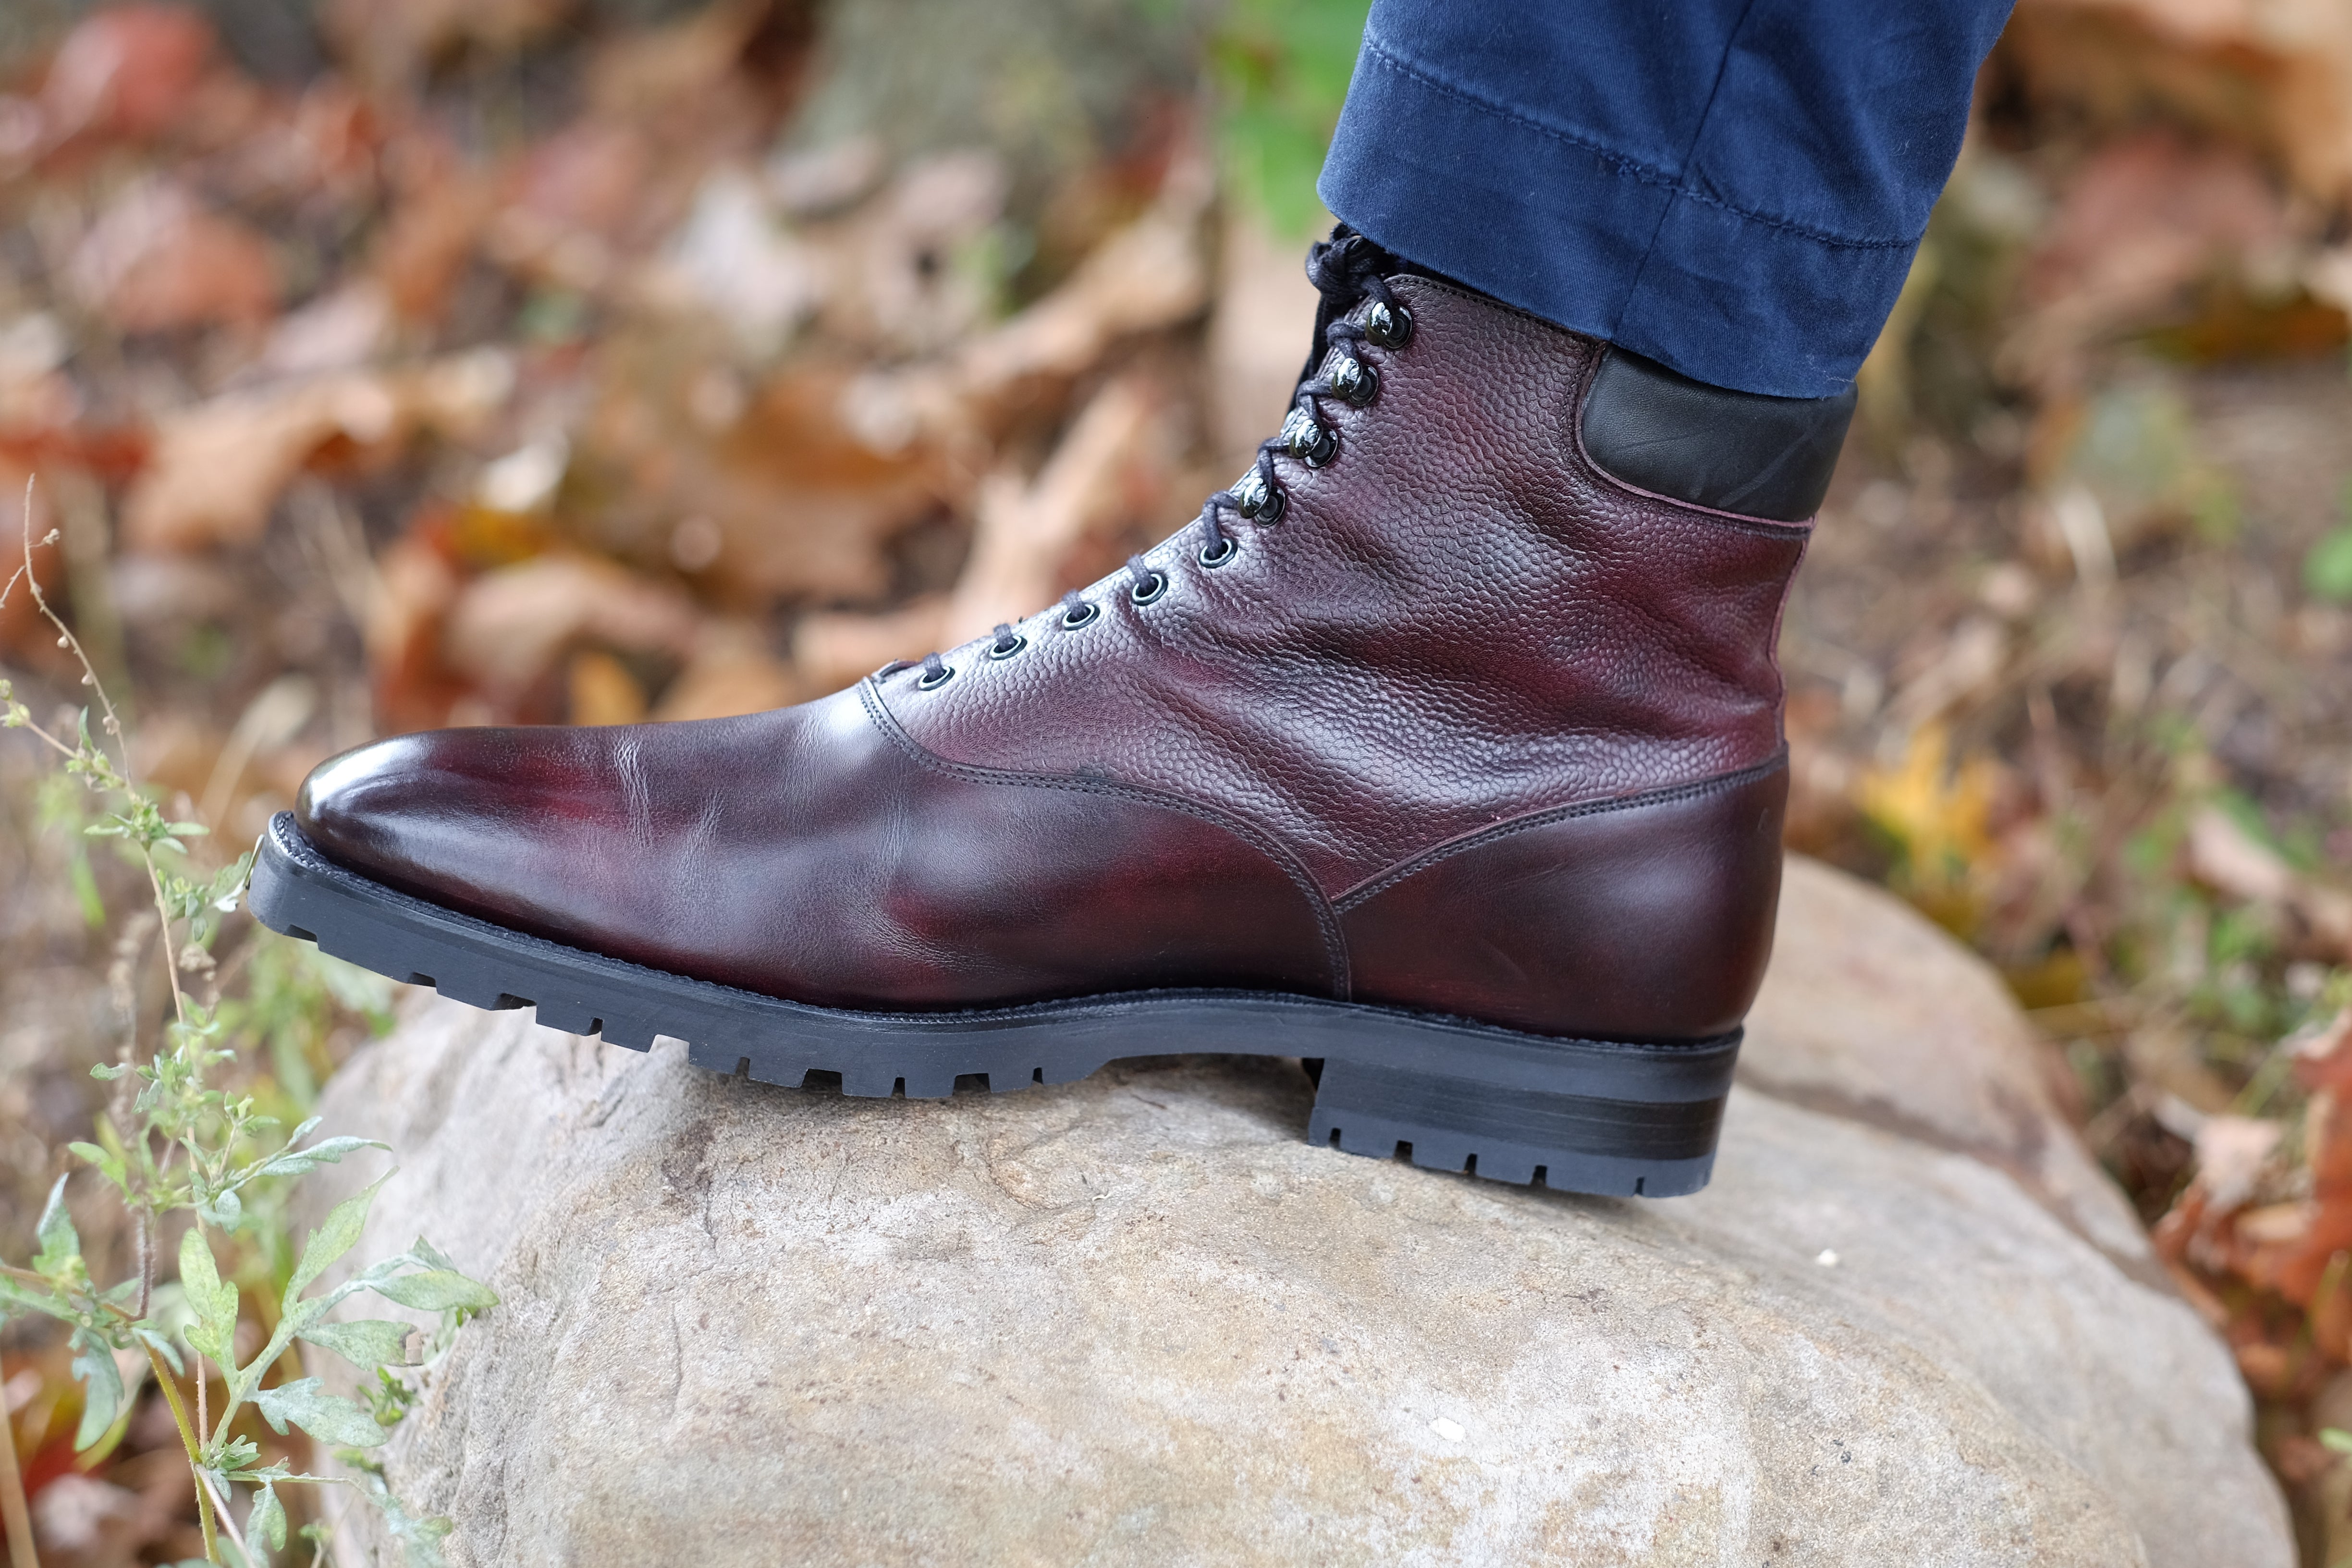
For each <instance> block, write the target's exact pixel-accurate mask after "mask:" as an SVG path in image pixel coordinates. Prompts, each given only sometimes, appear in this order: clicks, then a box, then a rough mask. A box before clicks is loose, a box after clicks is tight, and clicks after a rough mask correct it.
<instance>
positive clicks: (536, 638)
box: [442, 555, 698, 703]
mask: <svg viewBox="0 0 2352 1568" xmlns="http://www.w3.org/2000/svg"><path fill="white" fill-rule="evenodd" d="M697 626H698V616H696V614H695V610H694V606H693V605H692V604H691V603H690V602H689V601H688V599H687V597H686V595H683V594H681V593H679V592H678V591H677V589H675V588H672V587H668V586H666V585H664V584H657V583H653V582H649V581H647V580H646V579H645V578H642V577H637V576H635V575H633V574H630V573H629V572H627V571H625V570H624V569H623V568H621V567H619V566H615V565H614V564H613V563H610V562H607V561H598V560H594V559H592V558H590V557H587V556H581V555H542V556H540V557H538V558H537V559H535V560H530V561H525V562H522V563H520V564H518V565H514V566H508V567H502V568H500V569H499V570H498V571H496V572H490V573H486V574H483V575H482V576H480V577H478V578H477V579H475V580H474V581H473V582H471V583H469V584H466V586H465V587H463V588H462V589H460V590H459V591H458V593H457V599H456V601H455V602H454V603H453V604H452V605H450V607H449V614H448V621H447V625H446V629H445V630H444V632H443V636H442V648H443V652H444V655H445V657H446V659H447V661H448V665H449V668H451V669H452V670H454V671H455V672H456V673H457V674H458V675H459V676H461V677H463V678H464V679H467V680H468V681H471V682H472V683H473V684H474V685H476V686H477V687H478V688H480V689H481V690H482V691H483V692H484V694H485V695H487V696H488V697H489V698H490V700H492V701H493V702H499V703H512V702H513V701H514V700H516V699H518V698H519V697H520V696H521V695H522V693H523V692H524V691H525V690H526V689H528V688H530V686H531V685H532V684H533V683H534V682H536V681H537V680H538V679H540V677H541V676H542V675H544V674H545V673H546V672H547V671H548V670H549V669H550V668H553V666H554V664H555V661H556V659H557V658H559V657H560V656H561V655H562V653H563V652H564V650H565V649H566V648H567V647H569V646H570V645H572V643H573V642H574V641H575V640H577V639H582V638H591V639H593V640H594V641H596V642H599V643H603V644H605V645H607V646H608V647H616V648H624V649H628V650H631V651H644V652H656V653H666V654H670V655H673V656H676V657H679V658H684V657H685V656H686V655H687V654H688V653H689V652H690V651H691V650H692V647H693V643H694V634H695V631H696V628H697Z"/></svg>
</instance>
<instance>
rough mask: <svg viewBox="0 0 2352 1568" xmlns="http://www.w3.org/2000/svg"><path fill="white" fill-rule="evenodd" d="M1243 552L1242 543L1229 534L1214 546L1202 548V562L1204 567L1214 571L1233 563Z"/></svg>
mask: <svg viewBox="0 0 2352 1568" xmlns="http://www.w3.org/2000/svg"><path fill="white" fill-rule="evenodd" d="M1241 552H1242V544H1241V541H1240V540H1238V539H1235V538H1234V536H1233V535H1231V534H1227V535H1226V536H1225V537H1224V538H1223V539H1220V540H1219V541H1217V542H1216V543H1215V544H1213V545H1207V544H1204V545H1202V547H1201V554H1200V562H1201V564H1202V565H1203V566H1206V567H1208V568H1210V569H1211V570H1212V571H1213V570H1215V569H1216V568H1217V567H1220V566H1223V564H1224V563H1226V562H1228V561H1231V560H1232V559H1233V558H1234V556H1236V555H1239V554H1240V553H1241Z"/></svg>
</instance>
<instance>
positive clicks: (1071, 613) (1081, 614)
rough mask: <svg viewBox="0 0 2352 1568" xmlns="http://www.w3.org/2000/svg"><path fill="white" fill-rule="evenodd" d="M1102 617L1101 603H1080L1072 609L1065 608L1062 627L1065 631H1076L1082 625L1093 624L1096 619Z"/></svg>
mask: <svg viewBox="0 0 2352 1568" xmlns="http://www.w3.org/2000/svg"><path fill="white" fill-rule="evenodd" d="M1101 618H1102V606H1101V605H1077V606H1076V607H1074V608H1072V609H1067V610H1064V611H1063V612H1062V629H1063V630H1064V631H1071V632H1074V631H1076V630H1077V629H1078V628H1079V627H1080V626H1093V625H1094V624H1095V622H1096V621H1097V620H1099V619H1101Z"/></svg>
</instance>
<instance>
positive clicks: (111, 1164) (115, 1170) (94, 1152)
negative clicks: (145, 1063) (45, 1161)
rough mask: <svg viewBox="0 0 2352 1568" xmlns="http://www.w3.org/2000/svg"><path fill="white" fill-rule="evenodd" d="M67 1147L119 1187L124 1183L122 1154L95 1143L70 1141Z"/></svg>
mask: <svg viewBox="0 0 2352 1568" xmlns="http://www.w3.org/2000/svg"><path fill="white" fill-rule="evenodd" d="M120 1070H121V1069H117V1071H118V1074H119V1072H120ZM66 1147H67V1148H68V1149H70V1150H72V1151H73V1152H74V1153H75V1154H76V1155H77V1156H78V1157H79V1158H80V1159H82V1160H85V1161H87V1162H89V1163H90V1164H93V1165H95V1166H97V1167H98V1173H99V1174H100V1175H101V1176H104V1177H105V1178H106V1179H107V1180H108V1181H110V1182H111V1183H113V1184H115V1185H116V1186H118V1187H119V1186H121V1185H122V1184H123V1165H122V1156H121V1155H120V1154H114V1153H110V1152H107V1151H106V1150H104V1149H101V1148H100V1147H99V1146H98V1145H97V1144H95V1143H68V1144H67V1145H66Z"/></svg>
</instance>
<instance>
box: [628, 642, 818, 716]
mask: <svg viewBox="0 0 2352 1568" xmlns="http://www.w3.org/2000/svg"><path fill="white" fill-rule="evenodd" d="M801 695H802V691H801V686H800V682H799V680H798V679H797V678H796V677H795V676H794V674H793V669H792V667H791V666H789V665H786V664H784V663H782V661H781V660H779V659H777V658H775V656H774V655H772V654H771V653H770V652H769V651H768V648H767V644H766V641H765V639H764V638H762V637H761V636H760V634H759V632H758V631H757V630H756V629H755V628H754V627H752V626H748V625H745V624H743V623H741V622H736V621H713V622H711V623H709V625H707V626H704V627H703V628H702V630H701V631H700V632H699V633H698V635H697V637H696V638H695V647H694V652H693V654H692V656H691V657H690V658H688V660H687V661H686V668H684V669H682V670H680V671H679V672H678V674H677V679H675V680H673V681H671V682H670V684H669V689H668V690H667V691H665V692H663V693H662V700H661V703H660V705H659V706H658V707H657V708H656V710H654V717H656V719H725V718H729V717H730V716H732V715H734V714H737V713H763V712H765V711H767V710H769V709H771V708H782V707H783V706H784V705H785V704H787V703H790V702H793V701H797V700H799V699H800V697H801Z"/></svg>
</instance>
